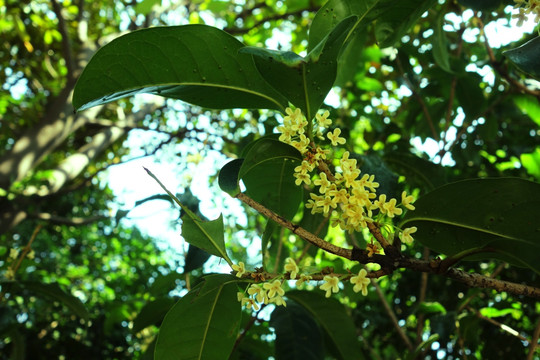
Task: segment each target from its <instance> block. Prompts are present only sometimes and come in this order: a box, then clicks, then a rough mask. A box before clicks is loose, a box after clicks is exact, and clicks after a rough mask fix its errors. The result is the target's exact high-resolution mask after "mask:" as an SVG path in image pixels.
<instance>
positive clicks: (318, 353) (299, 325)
mask: <svg viewBox="0 0 540 360" xmlns="http://www.w3.org/2000/svg"><path fill="white" fill-rule="evenodd" d="M270 326H272V327H273V328H274V329H275V332H276V343H275V349H276V360H294V359H298V360H312V359H313V360H316V359H321V360H322V359H323V358H324V352H323V347H322V343H323V337H322V333H321V330H320V329H319V326H318V325H317V323H316V322H315V320H314V319H313V317H312V315H311V314H310V313H308V312H307V311H306V310H305V309H304V308H303V307H301V306H299V305H297V304H296V303H294V302H290V301H289V302H287V307H283V306H279V307H276V309H275V310H274V311H273V312H272V316H271V318H270Z"/></svg>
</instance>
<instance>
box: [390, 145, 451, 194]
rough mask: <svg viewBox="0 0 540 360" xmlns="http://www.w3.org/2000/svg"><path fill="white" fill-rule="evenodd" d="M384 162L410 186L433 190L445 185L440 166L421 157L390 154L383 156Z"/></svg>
mask: <svg viewBox="0 0 540 360" xmlns="http://www.w3.org/2000/svg"><path fill="white" fill-rule="evenodd" d="M384 162H385V163H386V164H388V166H389V167H390V168H391V169H392V170H394V171H395V172H396V173H397V174H399V175H403V176H405V177H406V178H407V183H408V184H409V185H410V186H413V187H420V188H422V189H427V190H434V189H435V188H437V187H439V186H442V185H444V184H445V183H446V175H445V173H444V169H443V168H442V166H440V165H437V164H434V163H432V162H431V161H429V160H426V159H423V158H421V157H418V156H415V155H412V154H408V153H403V152H391V153H387V154H386V155H385V156H384Z"/></svg>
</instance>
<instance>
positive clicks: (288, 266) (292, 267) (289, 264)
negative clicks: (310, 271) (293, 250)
mask: <svg viewBox="0 0 540 360" xmlns="http://www.w3.org/2000/svg"><path fill="white" fill-rule="evenodd" d="M284 267H285V271H288V272H289V273H290V278H291V279H292V280H294V279H296V275H298V272H299V271H300V269H299V268H298V265H297V264H296V261H294V259H293V258H290V257H288V258H286V259H285V266H284Z"/></svg>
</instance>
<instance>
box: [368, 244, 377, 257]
mask: <svg viewBox="0 0 540 360" xmlns="http://www.w3.org/2000/svg"><path fill="white" fill-rule="evenodd" d="M366 250H367V252H368V254H367V256H368V257H372V256H373V254H377V253H378V252H379V247H378V246H377V244H374V243H371V244H367V246H366Z"/></svg>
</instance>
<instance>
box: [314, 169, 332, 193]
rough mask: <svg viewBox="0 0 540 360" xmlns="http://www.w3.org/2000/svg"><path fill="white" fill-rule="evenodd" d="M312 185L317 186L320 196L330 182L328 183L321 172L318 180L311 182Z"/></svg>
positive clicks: (324, 174)
mask: <svg viewBox="0 0 540 360" xmlns="http://www.w3.org/2000/svg"><path fill="white" fill-rule="evenodd" d="M313 184H315V185H317V186H319V192H320V193H321V194H324V193H325V192H326V191H327V190H328V188H329V187H330V186H331V185H332V183H331V182H330V181H328V178H327V177H326V173H324V172H321V173H319V179H315V180H313Z"/></svg>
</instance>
